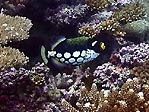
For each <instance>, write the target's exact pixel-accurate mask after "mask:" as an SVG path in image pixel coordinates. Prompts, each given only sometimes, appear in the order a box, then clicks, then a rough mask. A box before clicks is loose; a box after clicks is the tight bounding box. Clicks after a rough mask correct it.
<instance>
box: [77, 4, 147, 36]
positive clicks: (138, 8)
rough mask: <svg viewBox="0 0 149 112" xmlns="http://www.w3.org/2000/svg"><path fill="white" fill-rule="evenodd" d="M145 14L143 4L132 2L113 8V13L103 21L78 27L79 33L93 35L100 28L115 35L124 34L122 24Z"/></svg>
mask: <svg viewBox="0 0 149 112" xmlns="http://www.w3.org/2000/svg"><path fill="white" fill-rule="evenodd" d="M92 2H93V1H92ZM95 2H96V1H95ZM93 3H94V2H93ZM145 14H146V13H145V8H144V5H143V4H141V3H138V2H132V3H130V4H127V5H125V6H123V7H122V8H118V9H116V10H113V14H112V15H111V16H110V17H109V18H107V19H106V20H104V21H99V22H98V23H94V24H91V23H88V24H86V25H84V26H82V27H80V28H79V33H80V34H81V35H86V36H90V37H95V36H96V35H97V34H98V33H100V32H101V31H102V30H107V31H111V32H113V33H114V35H116V36H124V35H125V34H126V32H125V30H124V28H123V27H124V25H125V24H127V23H130V22H132V21H136V20H139V19H141V18H143V17H144V16H145Z"/></svg>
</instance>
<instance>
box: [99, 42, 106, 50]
mask: <svg viewBox="0 0 149 112" xmlns="http://www.w3.org/2000/svg"><path fill="white" fill-rule="evenodd" d="M100 47H101V49H102V50H105V48H106V46H105V44H104V43H103V42H101V43H100Z"/></svg>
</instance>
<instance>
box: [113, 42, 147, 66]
mask: <svg viewBox="0 0 149 112" xmlns="http://www.w3.org/2000/svg"><path fill="white" fill-rule="evenodd" d="M148 57H149V45H148V44H145V43H140V44H138V45H134V44H133V45H130V46H126V47H122V48H121V49H120V50H119V52H115V53H113V54H112V56H111V62H112V63H113V64H116V65H120V66H122V67H126V66H127V67H129V68H133V67H135V66H139V65H140V64H142V63H144V62H145V61H146V60H147V58H148Z"/></svg>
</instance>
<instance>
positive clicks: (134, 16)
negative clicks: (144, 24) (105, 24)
mask: <svg viewBox="0 0 149 112" xmlns="http://www.w3.org/2000/svg"><path fill="white" fill-rule="evenodd" d="M145 14H146V11H145V8H144V5H143V4H142V3H139V2H132V3H130V4H127V5H126V6H125V7H123V8H122V9H118V10H116V11H115V12H114V14H113V15H112V17H111V18H114V19H115V20H117V21H118V22H120V23H121V22H123V23H128V22H132V21H136V20H139V19H141V18H142V17H144V16H145Z"/></svg>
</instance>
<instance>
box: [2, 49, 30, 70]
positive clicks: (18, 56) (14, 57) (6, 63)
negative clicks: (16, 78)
mask: <svg viewBox="0 0 149 112" xmlns="http://www.w3.org/2000/svg"><path fill="white" fill-rule="evenodd" d="M0 57H1V60H0V71H1V70H5V69H7V68H10V67H13V66H15V67H18V66H21V65H24V64H26V63H27V62H28V61H29V58H28V57H26V56H25V55H24V53H22V52H20V51H19V50H18V49H15V48H11V47H1V48H0Z"/></svg>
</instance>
